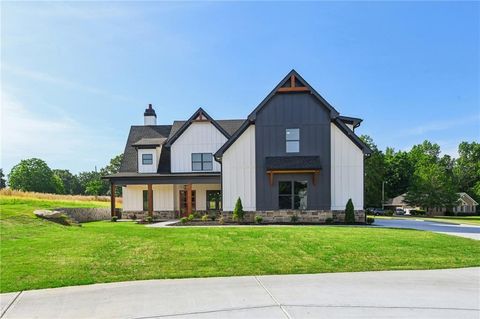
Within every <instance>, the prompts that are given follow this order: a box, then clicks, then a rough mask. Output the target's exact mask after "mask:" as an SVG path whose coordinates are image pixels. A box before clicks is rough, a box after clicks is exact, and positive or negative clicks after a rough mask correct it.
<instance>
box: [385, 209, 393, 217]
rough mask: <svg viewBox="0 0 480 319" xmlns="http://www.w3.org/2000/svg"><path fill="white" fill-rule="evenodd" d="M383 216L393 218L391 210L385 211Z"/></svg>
mask: <svg viewBox="0 0 480 319" xmlns="http://www.w3.org/2000/svg"><path fill="white" fill-rule="evenodd" d="M385 216H393V210H386V211H385Z"/></svg>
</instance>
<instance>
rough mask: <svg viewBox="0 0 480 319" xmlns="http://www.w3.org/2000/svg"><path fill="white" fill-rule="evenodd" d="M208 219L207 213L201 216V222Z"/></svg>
mask: <svg viewBox="0 0 480 319" xmlns="http://www.w3.org/2000/svg"><path fill="white" fill-rule="evenodd" d="M207 221H208V215H207V214H205V215H203V216H202V222H207Z"/></svg>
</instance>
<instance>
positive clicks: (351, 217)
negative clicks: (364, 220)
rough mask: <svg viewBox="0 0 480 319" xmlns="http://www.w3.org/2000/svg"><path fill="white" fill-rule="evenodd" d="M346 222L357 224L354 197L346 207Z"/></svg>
mask: <svg viewBox="0 0 480 319" xmlns="http://www.w3.org/2000/svg"><path fill="white" fill-rule="evenodd" d="M345 224H355V210H354V207H353V202H352V199H351V198H350V199H349V200H348V202H347V206H346V207H345Z"/></svg>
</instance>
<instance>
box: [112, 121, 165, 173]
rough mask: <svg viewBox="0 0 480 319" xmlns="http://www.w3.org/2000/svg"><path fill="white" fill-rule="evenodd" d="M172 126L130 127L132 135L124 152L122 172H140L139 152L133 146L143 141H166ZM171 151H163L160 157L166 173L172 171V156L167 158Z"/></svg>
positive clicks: (129, 135) (130, 134) (129, 136)
mask: <svg viewBox="0 0 480 319" xmlns="http://www.w3.org/2000/svg"><path fill="white" fill-rule="evenodd" d="M171 128H172V126H171V125H148V126H144V125H141V126H140V125H138V126H137V125H134V126H132V127H130V133H129V134H128V138H127V144H126V145H125V150H124V152H123V160H122V164H121V165H120V170H119V171H120V172H137V170H138V162H137V161H138V158H137V150H136V149H135V146H134V145H133V144H135V143H137V142H140V141H141V140H142V139H166V138H167V137H168V135H169V134H170V130H171ZM167 152H169V151H167V150H165V148H164V149H163V150H162V154H161V155H160V165H159V169H160V167H162V169H163V167H166V168H167V169H166V171H168V172H169V171H170V156H165V153H167Z"/></svg>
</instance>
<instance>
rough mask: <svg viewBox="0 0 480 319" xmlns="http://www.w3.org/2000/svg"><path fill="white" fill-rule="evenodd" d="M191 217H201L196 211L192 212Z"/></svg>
mask: <svg viewBox="0 0 480 319" xmlns="http://www.w3.org/2000/svg"><path fill="white" fill-rule="evenodd" d="M192 215H193V217H194V218H200V217H201V216H200V213H199V212H197V211H193V212H192Z"/></svg>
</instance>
